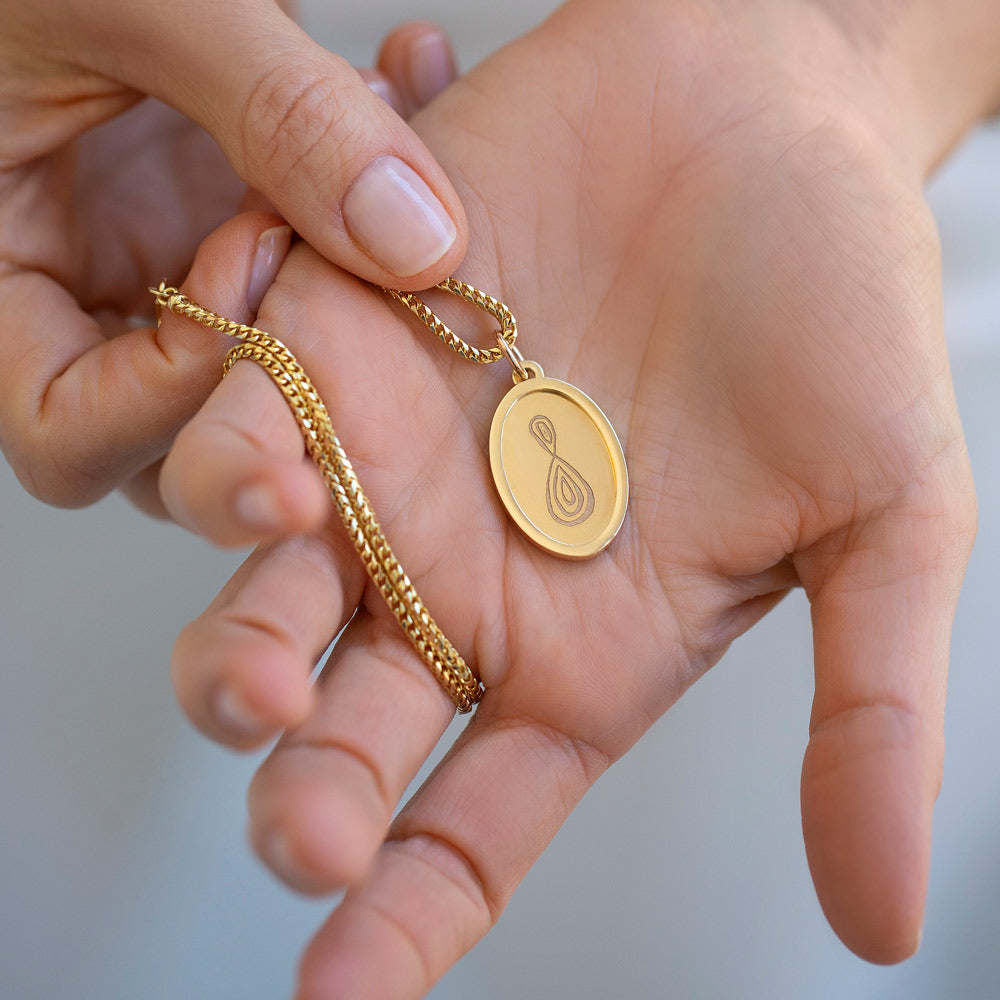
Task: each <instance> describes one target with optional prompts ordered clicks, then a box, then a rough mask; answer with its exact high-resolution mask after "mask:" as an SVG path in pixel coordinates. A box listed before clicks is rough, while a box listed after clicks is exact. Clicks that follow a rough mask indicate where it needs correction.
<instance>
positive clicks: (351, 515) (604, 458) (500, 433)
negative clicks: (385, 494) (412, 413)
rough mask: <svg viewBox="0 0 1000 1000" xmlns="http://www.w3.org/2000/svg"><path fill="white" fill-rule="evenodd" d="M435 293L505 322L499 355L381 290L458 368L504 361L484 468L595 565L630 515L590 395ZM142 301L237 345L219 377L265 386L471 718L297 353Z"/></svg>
mask: <svg viewBox="0 0 1000 1000" xmlns="http://www.w3.org/2000/svg"><path fill="white" fill-rule="evenodd" d="M437 287H438V288H439V289H440V290H441V291H444V292H448V293H449V294H451V295H455V296H458V297H460V298H463V299H465V300H466V301H468V302H471V303H472V304H473V305H474V306H476V307H477V308H479V309H482V310H483V311H485V312H488V313H489V314H490V315H492V316H493V317H494V318H496V320H497V321H498V322H499V323H500V329H498V330H497V331H496V340H497V346H496V347H494V348H490V349H488V350H482V349H480V348H477V347H474V346H473V345H472V344H470V343H468V342H467V341H465V340H463V339H462V338H461V337H459V336H458V335H457V334H455V333H454V332H453V331H452V330H450V329H449V328H448V327H447V326H446V325H445V324H444V323H443V322H442V321H441V319H440V318H439V317H438V316H437V315H436V314H435V313H434V312H433V311H432V310H431V309H430V308H429V307H428V306H427V304H426V303H424V302H423V301H422V300H421V299H420V298H419V297H418V296H416V295H414V294H413V293H412V292H399V291H395V290H393V289H388V288H387V289H385V291H386V292H387V293H388V294H389V295H390V296H392V297H393V298H394V299H396V300H397V301H398V302H401V303H402V304H403V305H405V306H406V307H407V308H408V309H410V310H411V311H412V312H413V313H414V315H416V316H417V318H418V319H420V321H421V322H422V323H424V325H426V326H427V327H428V328H430V329H431V330H432V331H433V332H434V333H435V334H436V335H437V336H438V337H440V338H441V340H442V341H444V343H445V344H447V345H448V346H449V347H450V348H451V349H452V350H453V351H455V352H456V353H457V354H460V355H461V356H462V357H465V358H468V359H469V360H470V361H475V362H477V363H479V364H490V363H492V362H494V361H499V360H500V359H501V358H505V359H506V360H507V361H508V362H509V363H510V365H511V368H512V369H513V372H514V375H513V378H514V387H513V388H512V389H511V390H509V391H508V393H507V394H506V395H505V396H504V398H503V399H502V400H501V401H500V405H499V406H498V407H497V411H496V413H495V414H494V417H493V423H492V426H491V429H490V468H491V469H492V472H493V479H494V482H495V483H496V487H497V491H498V493H499V495H500V499H501V501H502V502H503V504H504V506H505V507H506V509H507V512H508V513H509V514H510V516H511V519H512V520H513V521H514V523H515V524H516V525H517V526H518V527H519V528H520V529H521V530H522V531H523V532H524V534H525V535H526V536H527V537H528V538H529V539H530V540H531V541H532V542H534V543H535V544H536V545H538V546H539V547H540V548H542V549H544V550H546V551H547V552H551V553H553V554H555V555H560V556H565V557H567V558H570V559H586V558H589V557H590V556H594V555H597V553H598V552H601V551H602V550H603V549H604V548H606V547H607V545H608V544H609V543H610V542H611V540H612V539H613V538H614V537H615V535H616V534H617V533H618V530H619V529H620V528H621V525H622V522H623V520H624V518H625V511H626V509H627V507H628V470H627V468H626V465H625V456H624V453H623V452H622V447H621V444H620V443H619V441H618V437H617V435H616V434H615V431H614V428H613V427H612V426H611V423H610V422H609V421H608V418H607V417H606V416H605V415H604V413H603V412H602V411H601V409H600V408H599V407H598V406H597V404H596V403H594V401H593V400H592V399H590V397H589V396H587V395H586V394H585V393H583V392H581V391H580V390H579V389H577V388H576V387H575V386H573V385H570V384H569V383H568V382H561V381H559V380H558V379H554V378H547V377H546V376H545V373H544V371H542V367H541V365H539V364H538V363H537V362H534V361H527V360H525V358H524V356H523V355H522V354H521V352H520V351H519V350H518V348H517V346H516V341H517V323H516V321H515V319H514V316H513V314H512V313H511V311H510V309H508V308H507V306H505V305H504V304H503V303H502V302H500V301H499V300H498V299H494V298H493V297H492V296H490V295H487V294H486V293H485V292H481V291H480V290H479V289H477V288H474V287H473V286H472V285H468V284H466V283H465V282H463V281H459V280H458V279H456V278H448V279H447V280H446V281H443V282H442V283H441V284H440V285H438V286H437ZM149 291H150V292H151V293H152V294H153V295H154V297H155V298H156V305H157V315H159V311H160V310H161V309H162V308H164V307H165V308H167V309H169V310H170V311H171V312H173V313H176V314H177V315H179V316H186V317H188V318H189V319H193V320H195V321H196V322H198V323H201V324H202V325H203V326H207V327H209V328H210V329H213V330H218V331H219V332H221V333H225V334H227V335H228V336H230V337H236V338H237V339H238V340H240V341H241V343H239V344H237V345H236V346H235V347H234V348H233V349H232V350H231V351H230V352H229V353H228V354H227V355H226V360H225V364H224V367H223V374H227V373H228V372H229V371H230V370H231V369H232V367H233V365H235V364H236V362H237V361H240V360H243V359H246V360H249V361H253V362H255V363H256V364H258V365H260V367H261V368H263V369H264V371H266V372H267V373H268V374H269V375H270V376H271V378H272V380H273V381H274V382H275V384H276V385H277V386H278V388H279V389H280V390H281V393H282V395H283V396H284V397H285V400H286V402H287V403H288V405H289V407H290V409H291V411H292V415H293V416H294V417H295V420H296V422H297V423H298V425H299V429H300V431H301V432H302V437H303V439H304V441H305V445H306V450H307V451H308V453H309V455H310V457H311V458H312V459H313V461H314V462H315V463H316V464H317V466H318V467H319V469H320V472H321V473H322V474H323V478H324V479H325V480H326V484H327V487H328V488H329V490H330V494H331V496H332V497H333V500H334V504H335V505H336V508H337V512H338V513H339V514H340V517H341V520H342V521H343V522H344V527H345V528H346V529H347V532H348V534H349V535H350V537H351V541H352V542H353V543H354V547H355V548H356V549H357V551H358V554H359V555H360V557H361V561H362V562H363V563H364V566H365V569H366V570H367V571H368V575H369V576H370V577H371V579H372V581H373V583H374V584H375V585H376V587H377V588H378V591H379V593H380V594H381V595H382V597H383V598H384V599H385V602H386V604H387V605H388V606H389V609H390V610H391V611H392V613H393V615H394V616H395V618H396V621H397V622H399V624H400V626H401V627H402V629H403V631H404V632H405V633H406V635H407V637H408V638H409V640H410V642H411V643H412V644H413V647H414V649H416V651H417V652H418V653H419V654H420V656H421V658H422V659H423V661H424V663H425V664H426V665H427V666H428V667H429V668H430V671H431V673H433V674H434V676H435V677H436V678H437V679H438V681H439V682H440V684H441V685H442V687H444V689H445V690H446V691H447V692H448V694H449V695H450V696H451V698H452V700H453V701H454V702H455V705H456V706H457V707H458V710H459V711H460V712H468V711H470V710H471V709H472V707H473V706H474V705H475V704H476V703H477V702H478V701H479V699H480V698H481V697H482V695H483V692H484V690H485V689H484V688H483V685H482V682H481V681H480V680H479V678H478V677H476V675H475V674H474V673H473V672H472V670H471V669H470V668H469V666H468V664H467V663H466V662H465V660H463V659H462V657H461V655H460V654H459V652H458V651H457V650H456V649H455V647H454V646H452V644H451V643H450V642H449V641H448V638H447V637H446V636H445V634H444V633H443V632H442V631H441V629H440V628H439V627H438V625H437V624H436V622H435V621H434V619H433V618H432V617H431V616H430V614H429V613H428V611H427V609H426V608H425V607H424V606H423V603H422V602H421V600H420V597H419V595H418V594H417V592H416V590H415V589H414V587H413V584H412V583H411V582H410V579H409V577H407V575H406V573H405V572H404V570H403V567H402V566H401V565H400V564H399V560H398V559H396V557H395V555H394V554H393V551H392V549H391V547H390V546H389V543H388V541H387V539H386V537H385V534H384V532H383V531H382V528H381V526H380V525H379V523H378V520H377V518H376V517H375V513H374V511H373V510H372V508H371V505H370V504H369V502H368V498H367V497H366V496H365V494H364V491H363V490H362V489H361V484H360V483H359V482H358V478H357V476H356V475H355V473H354V469H353V468H352V466H351V463H350V460H349V459H348V457H347V455H346V454H345V452H344V449H343V448H342V447H341V444H340V441H339V440H338V439H337V435H336V433H335V432H334V429H333V425H332V423H331V422H330V415H329V412H328V411H327V408H326V406H325V404H324V403H323V400H322V398H321V397H320V395H319V393H318V392H317V391H316V388H315V387H314V386H313V384H312V382H311V381H310V380H309V377H308V376H307V375H306V373H305V371H304V370H303V368H302V366H301V365H300V364H299V362H298V361H297V360H296V358H295V356H294V355H293V354H292V352H291V351H290V350H289V349H288V348H287V347H286V346H285V345H284V344H283V343H282V342H281V341H280V340H278V339H277V338H275V337H272V336H271V335H270V334H268V333H265V332H264V331H263V330H258V329H256V328H255V327H252V326H246V325H244V324H242V323H237V322H235V321H234V320H231V319H226V318H225V317H224V316H220V315H219V314H218V313H214V312H212V311H210V310H208V309H204V308H202V307H201V306H199V305H198V304H197V303H195V302H192V301H191V300H190V299H188V298H187V297H186V296H185V295H183V294H182V293H181V292H179V291H178V290H177V289H176V288H171V287H168V286H167V285H166V283H165V282H161V283H160V285H159V287H158V288H150V289H149ZM557 434H558V437H557Z"/></svg>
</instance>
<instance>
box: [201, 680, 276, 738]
mask: <svg viewBox="0 0 1000 1000" xmlns="http://www.w3.org/2000/svg"><path fill="white" fill-rule="evenodd" d="M212 710H213V712H214V713H215V718H216V720H217V721H218V722H219V723H220V724H221V725H222V727H223V728H224V729H225V730H226V731H227V732H228V733H230V734H232V735H234V736H241V737H244V738H246V739H256V738H259V737H261V736H264V735H266V734H267V733H268V732H269V731H270V729H271V727H270V726H269V725H268V724H267V723H266V722H265V721H264V720H263V719H262V718H261V717H260V716H259V715H257V713H256V712H254V711H253V710H252V709H250V708H249V707H248V706H247V704H246V702H245V701H244V700H243V699H242V698H241V697H240V696H239V695H238V694H237V693H236V692H235V691H234V690H233V689H232V688H229V687H220V688H219V690H218V691H216V692H215V697H214V699H213V702H212Z"/></svg>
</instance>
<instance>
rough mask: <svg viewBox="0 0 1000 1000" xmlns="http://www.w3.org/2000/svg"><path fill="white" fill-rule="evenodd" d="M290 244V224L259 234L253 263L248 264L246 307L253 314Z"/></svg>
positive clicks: (255, 312)
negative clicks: (248, 282)
mask: <svg viewBox="0 0 1000 1000" xmlns="http://www.w3.org/2000/svg"><path fill="white" fill-rule="evenodd" d="M291 245H292V227H291V226H274V227H273V228H271V229H265V230H264V232H262V233H261V234H260V238H259V239H258V240H257V249H256V250H255V251H254V255H253V263H252V264H251V265H250V284H249V285H248V286H247V308H248V309H249V310H250V312H251V313H252V314H253V315H256V314H257V310H258V309H259V308H260V304H261V302H263V301H264V294H265V293H266V292H267V290H268V289H269V288H270V287H271V285H272V284H273V282H274V278H275V275H277V273H278V268H279V267H281V265H282V263H283V262H284V259H285V258H286V257H287V256H288V248H289V247H290V246H291Z"/></svg>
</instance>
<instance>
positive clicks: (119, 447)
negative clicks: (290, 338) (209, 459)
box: [0, 213, 291, 507]
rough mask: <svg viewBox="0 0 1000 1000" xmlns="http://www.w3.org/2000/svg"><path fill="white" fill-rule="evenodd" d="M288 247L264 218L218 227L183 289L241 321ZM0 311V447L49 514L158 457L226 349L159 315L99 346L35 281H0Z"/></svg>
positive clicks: (87, 327) (46, 284)
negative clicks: (3, 359) (11, 341)
mask: <svg viewBox="0 0 1000 1000" xmlns="http://www.w3.org/2000/svg"><path fill="white" fill-rule="evenodd" d="M290 241H291V231H290V229H289V228H288V227H287V226H285V225H284V224H282V223H281V221H280V220H278V219H276V218H275V217H274V216H273V215H271V214H263V213H251V214H248V215H243V216H239V217H238V218H236V219H233V220H231V221H230V222H228V223H226V224H225V225H223V226H221V227H220V228H219V229H218V230H217V231H216V232H215V233H213V234H212V235H211V236H210V237H208V239H206V241H205V242H204V244H203V245H202V247H201V249H200V250H199V252H198V254H197V256H196V258H195V262H194V265H193V267H192V270H191V274H190V275H189V277H188V280H187V281H186V282H185V284H184V290H185V291H186V292H187V293H188V294H190V295H191V297H192V298H194V299H196V300H198V301H200V302H202V303H203V304H205V305H207V306H209V307H212V308H215V309H216V310H217V311H219V312H223V313H225V314H227V315H229V316H231V317H233V318H235V319H242V320H244V321H245V320H247V319H250V318H251V317H252V316H253V314H254V313H255V311H256V308H257V305H258V304H259V301H260V297H261V296H262V295H263V292H264V289H265V288H266V287H267V286H268V285H269V284H270V282H271V280H272V279H273V277H274V274H275V273H276V271H277V268H278V267H279V265H280V263H281V261H282V260H283V259H284V256H285V254H286V253H287V251H288V246H289V244H290ZM0 312H2V313H3V314H4V315H6V316H12V317H16V318H17V320H18V322H17V324H16V325H11V326H8V327H5V330H6V331H7V334H5V336H9V335H10V334H11V333H16V337H17V349H16V350H13V349H12V350H10V351H9V352H8V355H9V357H10V358H11V359H12V360H11V362H10V364H9V366H8V369H7V373H6V379H5V391H4V393H3V394H2V396H0V446H2V448H3V451H4V452H5V454H6V455H7V457H8V459H9V461H10V463H11V465H12V466H13V468H14V470H15V472H16V473H17V475H18V478H19V479H20V480H21V482H22V483H23V484H24V485H25V486H26V487H27V489H28V490H29V491H30V492H32V493H33V494H35V495H36V496H38V497H39V498H41V499H43V500H45V501H47V502H49V503H53V504H57V505H59V506H71V507H72V506H82V505H84V504H87V503H91V502H93V501H94V500H96V499H98V498H99V497H101V496H103V495H104V494H105V493H107V492H108V491H109V490H111V489H113V488H114V487H115V486H116V485H118V483H120V482H122V481H123V480H128V479H131V478H133V477H134V476H136V475H138V474H139V473H140V472H141V470H142V469H144V468H145V467H146V466H148V465H150V464H151V463H153V462H155V461H156V460H157V459H159V458H160V457H162V456H163V455H164V454H165V453H166V451H167V449H168V448H169V446H170V443H171V441H172V440H173V437H174V435H175V434H176V433H177V430H178V428H179V427H181V426H182V425H183V424H184V423H185V422H186V421H187V420H188V419H190V418H191V416H193V414H194V413H195V412H196V411H197V409H198V407H199V406H200V405H201V403H202V402H203V401H204V399H205V398H206V397H207V396H208V395H209V393H210V391H211V389H212V387H213V386H214V385H215V384H216V383H217V382H218V380H219V377H220V374H221V367H220V366H221V361H222V358H223V357H224V355H225V351H226V349H227V340H228V338H225V337H223V336H221V335H218V334H214V333H212V332H210V331H208V330H205V329H204V328H199V327H198V326H197V325H196V324H193V323H191V322H189V321H187V320H182V319H180V318H178V317H176V316H172V315H169V314H168V315H165V316H164V317H163V322H162V325H161V327H160V328H159V330H157V329H154V328H153V327H143V328H141V329H136V330H131V331H129V332H125V333H122V335H121V336H118V337H116V338H114V339H112V340H110V341H108V340H106V339H105V337H104V335H103V333H102V330H101V328H100V325H99V324H98V322H97V321H96V320H95V319H94V318H92V317H91V316H89V315H87V314H86V313H84V312H82V311H81V310H80V308H79V306H78V304H77V303H76V301H75V300H74V299H73V297H72V296H71V295H70V294H69V293H68V292H67V291H66V290H65V289H63V288H62V287H61V286H60V285H59V284H58V283H57V282H56V281H54V280H53V279H51V278H49V277H48V276H47V275H45V274H43V273H41V272H26V271H12V272H8V273H7V274H5V275H3V276H2V277H0Z"/></svg>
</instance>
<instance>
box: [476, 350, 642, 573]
mask: <svg viewBox="0 0 1000 1000" xmlns="http://www.w3.org/2000/svg"><path fill="white" fill-rule="evenodd" d="M523 368H524V369H525V370H526V371H527V374H528V375H529V377H528V378H523V379H521V380H519V381H516V382H515V385H514V388H513V389H511V390H510V392H508V393H507V395H506V396H504V398H503V399H502V400H501V402H500V405H499V406H498V407H497V411H496V414H495V415H494V417H493V426H492V428H491V430H490V466H491V468H492V470H493V479H494V481H495V482H496V486H497V491H498V492H499V494H500V499H501V500H502V501H503V504H504V506H505V507H506V508H507V512H508V513H509V514H510V516H511V518H512V520H513V521H514V523H515V524H516V525H517V526H518V527H519V528H520V529H521V530H522V531H523V532H524V533H525V535H527V536H528V538H529V539H531V541H533V542H534V543H535V544H536V545H538V546H539V547H540V548H543V549H545V550H546V551H547V552H551V553H553V554H554V555H558V556H563V557H565V558H567V559H589V558H590V557H591V556H595V555H597V553H598V552H600V551H602V550H603V549H604V548H606V547H607V545H608V544H609V543H610V542H611V540H612V539H613V538H614V537H615V535H616V534H618V529H619V528H621V526H622V522H623V521H624V519H625V510H626V508H627V507H628V471H627V469H626V467H625V455H624V452H623V451H622V446H621V444H620V443H619V441H618V435H617V434H615V431H614V428H613V427H612V426H611V423H610V421H609V420H608V418H607V417H606V416H605V415H604V413H603V412H602V411H601V409H600V407H598V406H597V404H596V403H595V402H594V401H593V400H592V399H591V398H590V397H589V396H587V395H586V394H585V393H583V392H581V391H580V390H579V389H577V388H576V386H573V385H570V384H569V383H568V382H560V381H559V380H558V379H554V378H547V377H546V376H545V373H544V372H543V371H542V369H541V366H540V365H538V364H536V363H535V362H533V361H525V362H523Z"/></svg>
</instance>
